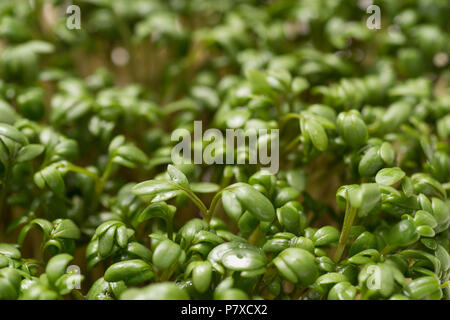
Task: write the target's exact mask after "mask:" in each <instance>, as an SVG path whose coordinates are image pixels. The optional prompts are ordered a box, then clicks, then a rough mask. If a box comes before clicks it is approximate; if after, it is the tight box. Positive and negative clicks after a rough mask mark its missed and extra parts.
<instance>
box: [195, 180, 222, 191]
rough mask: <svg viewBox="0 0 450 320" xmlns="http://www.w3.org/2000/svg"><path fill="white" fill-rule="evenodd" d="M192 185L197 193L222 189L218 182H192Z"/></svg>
mask: <svg viewBox="0 0 450 320" xmlns="http://www.w3.org/2000/svg"><path fill="white" fill-rule="evenodd" d="M190 187H191V190H192V191H193V192H195V193H214V192H217V191H219V189H220V186H219V185H218V184H215V183H211V182H192V183H191V184H190Z"/></svg>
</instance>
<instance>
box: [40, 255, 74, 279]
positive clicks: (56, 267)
mask: <svg viewBox="0 0 450 320" xmlns="http://www.w3.org/2000/svg"><path fill="white" fill-rule="evenodd" d="M72 260H73V257H72V256H71V255H70V254H67V253H62V254H59V255H57V256H54V257H53V258H51V259H50V260H49V261H48V263H47V267H46V268H45V273H46V274H47V277H48V281H49V282H50V283H52V284H56V281H57V280H58V279H59V278H60V277H61V276H62V275H63V274H65V273H66V268H67V265H68V264H69V262H70V261H72Z"/></svg>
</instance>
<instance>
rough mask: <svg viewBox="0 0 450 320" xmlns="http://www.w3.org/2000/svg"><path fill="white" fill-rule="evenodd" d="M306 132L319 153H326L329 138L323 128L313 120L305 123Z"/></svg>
mask: <svg viewBox="0 0 450 320" xmlns="http://www.w3.org/2000/svg"><path fill="white" fill-rule="evenodd" d="M305 130H306V133H307V134H308V136H309V138H310V139H311V141H312V143H313V145H314V147H316V148H317V150H319V151H325V150H326V149H327V147H328V137H327V134H326V132H325V130H324V129H323V127H322V126H321V125H320V124H319V122H317V121H316V120H313V119H307V120H306V121H305Z"/></svg>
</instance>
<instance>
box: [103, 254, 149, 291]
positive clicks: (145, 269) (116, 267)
mask: <svg viewBox="0 0 450 320" xmlns="http://www.w3.org/2000/svg"><path fill="white" fill-rule="evenodd" d="M153 276H154V274H153V271H152V269H151V267H150V265H149V264H148V263H146V262H145V261H143V260H139V259H135V260H127V261H121V262H117V263H114V264H113V265H111V266H110V267H109V268H108V269H107V270H106V272H105V276H104V277H105V280H106V281H108V282H118V281H124V282H125V284H126V285H130V286H135V285H139V284H141V283H143V282H146V281H148V280H150V279H151V278H153Z"/></svg>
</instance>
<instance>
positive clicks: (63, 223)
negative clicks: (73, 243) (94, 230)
mask: <svg viewBox="0 0 450 320" xmlns="http://www.w3.org/2000/svg"><path fill="white" fill-rule="evenodd" d="M80 236H81V233H80V229H79V228H78V227H77V225H76V224H75V223H74V222H73V221H72V220H70V219H57V220H55V221H53V230H52V233H51V235H50V237H52V238H64V239H75V240H76V239H79V238H80Z"/></svg>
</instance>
